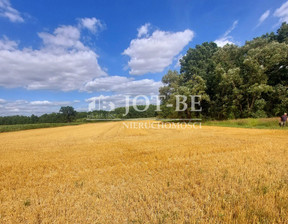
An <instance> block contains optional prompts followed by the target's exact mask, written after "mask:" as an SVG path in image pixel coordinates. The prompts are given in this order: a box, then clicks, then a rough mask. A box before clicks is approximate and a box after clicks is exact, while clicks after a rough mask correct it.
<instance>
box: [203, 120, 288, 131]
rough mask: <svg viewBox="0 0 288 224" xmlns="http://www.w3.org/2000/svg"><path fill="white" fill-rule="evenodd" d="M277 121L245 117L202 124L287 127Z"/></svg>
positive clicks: (269, 127) (266, 127)
mask: <svg viewBox="0 0 288 224" xmlns="http://www.w3.org/2000/svg"><path fill="white" fill-rule="evenodd" d="M278 123H279V118H247V119H238V120H226V121H206V122H203V125H207V126H221V127H237V128H256V129H284V130H285V129H288V127H284V128H281V127H279V124H278Z"/></svg>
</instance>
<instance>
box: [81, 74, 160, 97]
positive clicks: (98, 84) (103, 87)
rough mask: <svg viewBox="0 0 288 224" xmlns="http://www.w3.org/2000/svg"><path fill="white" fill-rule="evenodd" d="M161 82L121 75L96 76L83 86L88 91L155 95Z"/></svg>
mask: <svg viewBox="0 0 288 224" xmlns="http://www.w3.org/2000/svg"><path fill="white" fill-rule="evenodd" d="M161 86H162V83H161V82H156V81H154V80H152V79H141V80H134V79H133V78H127V77H123V76H109V77H104V78H96V79H94V80H93V81H90V82H88V83H87V84H86V85H85V86H84V90H86V91H89V92H112V93H121V94H126V95H156V94H158V91H159V88H160V87H161Z"/></svg>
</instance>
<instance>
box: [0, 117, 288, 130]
mask: <svg viewBox="0 0 288 224" xmlns="http://www.w3.org/2000/svg"><path fill="white" fill-rule="evenodd" d="M148 119H150V120H153V118H143V119H141V120H148ZM131 120H133V119H131ZM135 120H136V119H135ZM96 122H104V121H90V122H88V123H96ZM84 123H85V121H81V122H80V121H79V122H73V123H43V124H16V125H0V133H1V132H11V131H21V130H29V129H38V128H50V127H60V126H70V125H79V124H84ZM202 124H203V125H206V126H221V127H237V128H256V129H284V130H285V129H287V130H288V127H287V128H280V127H279V125H278V118H247V119H238V120H225V121H204V122H202Z"/></svg>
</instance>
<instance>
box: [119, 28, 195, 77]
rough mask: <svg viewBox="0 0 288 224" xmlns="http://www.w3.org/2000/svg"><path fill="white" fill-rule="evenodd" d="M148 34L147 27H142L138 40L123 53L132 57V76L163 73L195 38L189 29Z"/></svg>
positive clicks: (134, 40) (131, 43)
mask: <svg viewBox="0 0 288 224" xmlns="http://www.w3.org/2000/svg"><path fill="white" fill-rule="evenodd" d="M147 27H148V25H147ZM147 29H148V28H147ZM147 32H148V31H147ZM147 32H146V28H145V25H144V28H143V27H140V28H139V29H138V38H137V39H133V40H132V41H131V42H130V46H129V47H128V48H127V49H126V50H125V51H124V52H123V55H128V56H129V57H130V60H129V62H128V66H129V67H130V72H129V73H130V74H131V75H143V74H146V73H157V72H162V71H163V70H164V69H165V68H166V67H167V66H169V65H170V64H171V63H172V62H173V59H174V57H175V56H177V55H178V54H179V53H180V52H181V51H182V50H183V48H184V47H185V46H186V45H187V44H188V43H189V42H190V41H191V40H192V39H193V37H194V33H193V31H191V30H189V29H187V30H185V31H183V32H175V33H172V32H165V31H161V30H156V31H154V32H153V33H152V34H151V35H148V33H147ZM143 35H146V36H145V37H143Z"/></svg>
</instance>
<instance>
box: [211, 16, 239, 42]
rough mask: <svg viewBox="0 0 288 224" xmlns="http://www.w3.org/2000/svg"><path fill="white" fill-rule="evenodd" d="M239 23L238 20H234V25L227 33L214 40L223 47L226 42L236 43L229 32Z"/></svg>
mask: <svg viewBox="0 0 288 224" xmlns="http://www.w3.org/2000/svg"><path fill="white" fill-rule="evenodd" d="M237 25H238V20H236V21H234V22H233V25H232V27H230V28H229V29H228V30H227V31H226V32H225V33H224V35H222V36H221V37H220V38H219V39H217V40H215V41H214V42H215V43H216V44H217V45H218V46H219V47H223V46H225V45H226V44H235V43H234V40H233V37H232V36H229V34H230V33H231V32H232V31H233V30H234V29H235V28H236V26H237Z"/></svg>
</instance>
